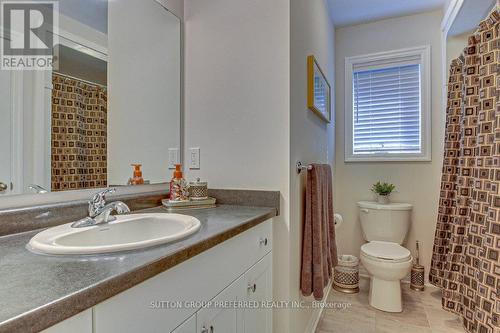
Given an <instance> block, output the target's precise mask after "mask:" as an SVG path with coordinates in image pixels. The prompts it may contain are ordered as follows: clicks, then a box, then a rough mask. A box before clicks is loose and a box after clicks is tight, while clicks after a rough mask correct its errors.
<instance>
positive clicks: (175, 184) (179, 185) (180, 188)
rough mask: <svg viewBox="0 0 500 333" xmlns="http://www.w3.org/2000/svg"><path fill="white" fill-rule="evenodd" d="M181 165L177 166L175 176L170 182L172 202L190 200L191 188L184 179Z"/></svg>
mask: <svg viewBox="0 0 500 333" xmlns="http://www.w3.org/2000/svg"><path fill="white" fill-rule="evenodd" d="M181 167H182V165H181V164H176V165H175V171H174V176H173V177H172V179H171V180H170V201H187V200H189V186H188V184H187V182H186V180H185V179H184V178H183V177H182V171H181Z"/></svg>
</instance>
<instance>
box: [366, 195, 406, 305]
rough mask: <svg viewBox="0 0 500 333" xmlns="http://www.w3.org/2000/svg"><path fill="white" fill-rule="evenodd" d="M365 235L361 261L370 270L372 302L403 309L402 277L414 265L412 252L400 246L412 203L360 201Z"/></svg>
mask: <svg viewBox="0 0 500 333" xmlns="http://www.w3.org/2000/svg"><path fill="white" fill-rule="evenodd" d="M357 204H358V209H359V217H360V221H361V229H362V230H363V237H364V239H365V240H366V241H368V243H366V244H364V245H363V246H361V253H360V258H361V263H362V264H363V266H364V267H365V268H366V270H367V271H368V273H369V274H370V294H369V302H370V305H371V306H372V307H374V308H376V309H379V310H382V311H386V312H401V311H403V305H402V299H401V284H400V282H401V279H403V278H404V277H405V276H406V275H407V274H408V273H409V272H410V269H411V265H412V260H413V258H412V256H411V253H410V251H409V250H408V249H406V248H404V247H403V246H401V244H402V243H403V241H404V240H405V238H406V235H407V233H408V229H409V228H410V222H411V219H410V215H411V210H412V205H410V204H406V203H389V204H379V203H376V202H369V201H360V202H358V203H357Z"/></svg>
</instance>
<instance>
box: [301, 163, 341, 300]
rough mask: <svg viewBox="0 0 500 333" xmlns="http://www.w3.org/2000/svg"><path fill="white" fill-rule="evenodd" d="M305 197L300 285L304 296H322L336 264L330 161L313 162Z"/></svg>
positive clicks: (308, 173)
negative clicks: (324, 162)
mask: <svg viewBox="0 0 500 333" xmlns="http://www.w3.org/2000/svg"><path fill="white" fill-rule="evenodd" d="M305 200H306V210H305V218H304V227H303V238H302V268H301V279H300V289H301V290H302V294H303V295H304V296H309V295H311V294H313V295H314V298H315V299H317V300H320V299H322V298H323V289H324V288H325V287H326V285H327V284H328V281H329V280H330V278H331V276H332V267H333V266H335V265H337V244H336V243H335V223H334V216H333V198H332V170H331V168H330V165H328V164H313V165H312V169H311V170H309V171H308V172H307V185H306V199H305Z"/></svg>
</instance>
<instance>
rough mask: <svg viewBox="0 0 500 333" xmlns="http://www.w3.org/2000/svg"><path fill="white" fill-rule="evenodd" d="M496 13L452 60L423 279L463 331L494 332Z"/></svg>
mask: <svg viewBox="0 0 500 333" xmlns="http://www.w3.org/2000/svg"><path fill="white" fill-rule="evenodd" d="M499 22H500V12H499V7H498V6H497V7H496V8H495V9H494V11H493V12H492V13H491V14H490V15H489V16H488V18H487V19H486V20H485V21H483V22H482V23H481V25H480V28H479V30H478V31H477V32H476V33H475V34H474V35H472V36H470V37H469V43H468V46H467V47H466V49H465V51H464V53H463V55H462V56H461V57H460V58H459V59H456V60H454V61H453V62H452V64H451V69H450V78H449V84H448V105H447V119H446V133H445V151H444V164H443V175H442V179H441V193H440V199H439V212H438V221H437V228H436V235H435V241H434V248H433V255H432V263H431V271H430V274H429V280H430V282H431V283H432V284H434V285H435V286H437V287H439V288H441V289H442V291H443V293H442V306H443V308H444V309H445V310H448V311H451V312H453V313H456V314H458V315H459V316H461V317H462V319H463V325H464V327H465V329H466V330H467V331H468V332H474V333H499V332H500V189H499V186H500V100H499V97H500V95H499V94H500V75H499V71H500V67H499V66H500V38H499V37H500V33H499V27H500V24H499Z"/></svg>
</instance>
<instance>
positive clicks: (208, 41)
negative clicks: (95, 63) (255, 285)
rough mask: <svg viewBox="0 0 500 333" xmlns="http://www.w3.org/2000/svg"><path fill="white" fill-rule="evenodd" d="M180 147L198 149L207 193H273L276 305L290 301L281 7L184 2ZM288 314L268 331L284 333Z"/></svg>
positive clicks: (260, 2) (238, 1)
mask: <svg viewBox="0 0 500 333" xmlns="http://www.w3.org/2000/svg"><path fill="white" fill-rule="evenodd" d="M184 20H185V148H186V153H187V152H188V149H189V148H190V147H199V148H200V151H201V161H200V162H201V163H200V166H201V168H200V170H187V177H188V179H193V178H195V177H201V178H202V179H204V180H207V181H208V183H209V186H210V187H211V188H236V189H263V190H279V191H280V192H281V196H282V202H281V216H280V217H278V218H276V219H274V221H273V231H274V245H273V246H274V248H273V265H274V267H273V268H274V272H273V275H274V277H273V278H274V298H275V299H277V300H288V299H289V271H290V268H289V267H290V250H289V246H290V225H289V220H288V211H289V203H288V192H289V191H288V187H289V173H288V169H289V166H288V163H289V160H290V158H289V131H290V130H289V128H290V121H289V116H290V114H289V110H290V106H289V104H290V91H289V82H290V79H289V69H290V62H289V58H290V52H289V50H290V46H289V40H290V32H289V20H290V11H289V1H287V0H274V1H268V0H253V1H247V0H211V1H207V0H187V1H186V2H185V7H184ZM289 324H290V323H289V316H288V311H287V310H279V311H276V312H275V316H274V327H275V330H274V332H277V333H279V332H289Z"/></svg>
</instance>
